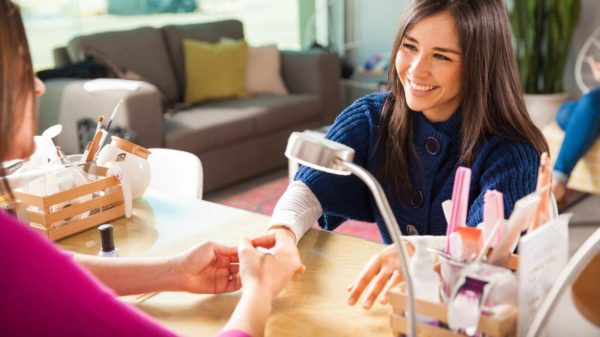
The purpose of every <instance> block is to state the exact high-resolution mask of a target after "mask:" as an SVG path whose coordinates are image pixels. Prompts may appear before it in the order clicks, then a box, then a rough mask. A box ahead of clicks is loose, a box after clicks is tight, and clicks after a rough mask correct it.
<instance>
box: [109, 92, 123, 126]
mask: <svg viewBox="0 0 600 337" xmlns="http://www.w3.org/2000/svg"><path fill="white" fill-rule="evenodd" d="M121 103H123V99H121V100H119V103H117V106H116V107H115V110H113V113H112V115H111V116H110V120H108V125H106V129H105V130H106V133H108V129H110V125H111V124H112V121H113V119H115V115H116V114H117V110H119V106H120V105H121Z"/></svg>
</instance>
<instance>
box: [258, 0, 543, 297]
mask: <svg viewBox="0 0 600 337" xmlns="http://www.w3.org/2000/svg"><path fill="white" fill-rule="evenodd" d="M392 55H394V58H393V59H392V61H391V62H390V65H389V71H388V77H389V84H390V89H391V91H390V92H388V93H381V94H373V95H369V96H366V97H363V98H361V99H359V100H358V101H356V102H355V103H354V104H352V105H351V106H350V107H349V108H347V109H346V110H345V111H344V112H342V114H341V115H340V116H339V117H338V118H337V119H336V121H335V123H334V124H333V126H332V127H331V129H330V130H329V132H328V134H327V136H326V138H328V139H332V140H334V141H337V142H340V143H343V144H345V145H348V146H350V147H352V148H353V149H354V150H355V151H356V153H355V157H354V162H355V164H358V165H361V166H363V167H364V168H366V169H368V170H369V171H370V172H371V173H372V174H373V175H374V176H376V177H378V179H379V182H380V183H381V185H382V186H383V187H384V189H385V191H386V194H387V196H388V198H389V200H390V204H391V207H392V210H393V212H394V215H395V217H396V219H397V220H398V223H399V226H400V228H401V230H402V232H403V233H404V234H405V235H422V236H429V237H427V238H426V240H428V244H429V245H434V246H439V245H441V246H442V248H443V246H444V243H445V240H444V239H443V237H442V236H443V235H445V234H446V226H447V224H446V220H445V218H444V214H443V211H442V202H444V201H445V200H449V199H451V198H452V189H453V184H454V176H455V173H456V170H457V168H458V167H459V166H466V167H469V168H471V170H472V178H471V185H470V191H469V213H468V219H467V225H468V226H477V224H479V223H481V222H482V219H483V196H484V194H485V192H486V191H488V190H492V189H493V190H498V191H500V192H502V193H503V195H504V206H505V210H504V214H505V216H506V217H508V216H510V214H511V212H512V211H513V207H514V204H515V202H516V201H517V200H519V199H521V198H522V197H524V196H525V195H527V194H529V193H531V192H533V191H534V190H535V188H536V181H537V172H538V167H539V158H540V155H541V153H543V152H546V151H547V149H548V146H547V144H546V141H545V139H544V137H543V136H542V134H541V132H540V131H539V130H538V129H537V128H536V127H535V126H534V124H533V123H532V121H531V119H530V117H529V115H528V113H527V109H526V107H525V103H524V100H523V93H522V89H521V85H520V82H519V78H518V72H517V65H516V61H515V57H514V54H513V48H512V40H511V31H510V26H509V20H508V15H507V10H506V7H505V4H504V1H502V0H486V1H481V0H414V1H413V2H411V3H410V4H409V5H408V8H407V9H406V10H405V12H404V14H403V15H402V18H401V20H400V25H399V32H398V35H397V37H396V40H395V43H394V46H393V50H392ZM317 219H318V221H319V225H320V226H321V227H323V228H324V229H327V230H333V229H335V228H336V227H338V226H339V225H340V224H342V223H343V222H344V221H345V220H346V219H355V220H360V221H366V222H376V223H377V225H378V227H379V230H380V233H381V236H382V238H383V241H384V243H387V244H389V243H390V242H391V240H390V236H389V233H388V231H387V229H386V227H385V224H384V223H383V221H382V218H381V215H380V213H379V210H378V209H377V207H376V205H375V201H374V199H373V198H372V196H371V195H370V193H369V191H368V189H367V187H366V186H365V185H364V184H363V183H362V182H361V181H360V180H359V179H358V178H356V177H339V176H334V175H330V174H327V173H323V172H320V171H316V170H313V169H310V168H308V167H302V168H301V169H300V170H299V172H298V173H297V175H296V177H295V181H294V182H292V183H291V184H290V186H289V187H288V190H287V191H286V192H285V194H284V196H283V197H282V198H281V199H280V201H279V202H278V204H277V206H276V208H275V212H274V214H273V217H272V221H271V225H270V227H269V229H268V232H270V233H273V232H274V233H275V235H276V238H277V239H278V240H279V239H283V238H293V239H294V240H296V242H297V241H298V240H300V238H301V237H302V235H303V234H304V233H305V232H306V231H307V230H308V229H309V228H310V227H311V226H312V225H313V224H314V222H315V221H316V220H317ZM440 239H441V240H440ZM412 240H413V239H412V238H410V237H408V238H407V240H405V244H406V245H407V248H408V251H409V254H412V252H413V251H414V247H413V245H412V244H410V241H412ZM407 241H408V242H407ZM288 249H289V250H292V251H296V250H297V249H296V247H294V246H288ZM395 251H396V250H395V248H394V247H392V246H388V247H387V248H385V249H384V250H383V251H382V252H380V253H378V254H377V255H375V256H374V257H373V258H372V259H371V260H370V261H369V262H368V264H367V265H366V266H365V268H364V269H363V271H362V273H361V274H360V275H359V276H358V278H357V279H356V280H355V281H354V283H352V284H351V285H350V286H349V287H348V291H349V292H350V294H349V297H348V304H349V305H354V304H355V303H356V302H357V300H358V298H359V297H360V296H361V294H362V293H363V292H364V291H365V289H366V287H367V286H368V285H369V283H370V282H371V281H373V283H372V285H371V287H370V289H369V291H368V292H367V295H366V297H365V299H364V301H363V304H362V305H363V307H364V308H366V309H369V308H370V307H371V306H372V305H373V303H374V301H375V300H376V298H377V297H378V296H379V294H381V296H380V298H379V299H380V301H381V302H382V303H386V302H387V291H388V289H389V288H390V286H392V285H394V284H397V283H398V282H400V280H401V273H398V271H399V270H398V269H399V268H400V262H399V260H398V259H397V257H396V253H395ZM390 280H391V281H390Z"/></svg>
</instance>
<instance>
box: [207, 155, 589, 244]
mask: <svg viewBox="0 0 600 337" xmlns="http://www.w3.org/2000/svg"><path fill="white" fill-rule="evenodd" d="M285 176H287V167H285V168H281V169H278V170H275V171H272V172H269V173H266V174H263V175H260V176H257V177H255V178H252V179H249V180H246V181H244V182H241V183H239V184H236V185H233V186H230V187H227V188H224V189H221V190H218V191H214V192H210V193H207V194H206V195H205V196H204V199H205V200H208V201H212V202H219V201H221V200H223V199H226V198H229V197H231V196H234V195H237V194H240V193H243V192H246V191H248V190H250V189H252V188H255V187H258V186H261V185H264V184H266V183H268V182H271V181H273V180H277V179H279V178H283V177H285ZM568 212H570V213H573V214H574V215H573V218H572V219H571V222H570V224H569V251H570V254H571V256H572V255H573V254H574V253H575V252H576V251H577V249H579V247H580V246H581V245H582V244H583V243H584V242H585V240H587V238H588V237H590V235H592V233H594V232H595V231H596V230H597V229H598V228H600V196H599V195H592V196H589V197H587V198H586V199H584V200H583V201H581V202H580V203H578V204H577V205H575V206H573V207H572V208H570V209H569V210H568Z"/></svg>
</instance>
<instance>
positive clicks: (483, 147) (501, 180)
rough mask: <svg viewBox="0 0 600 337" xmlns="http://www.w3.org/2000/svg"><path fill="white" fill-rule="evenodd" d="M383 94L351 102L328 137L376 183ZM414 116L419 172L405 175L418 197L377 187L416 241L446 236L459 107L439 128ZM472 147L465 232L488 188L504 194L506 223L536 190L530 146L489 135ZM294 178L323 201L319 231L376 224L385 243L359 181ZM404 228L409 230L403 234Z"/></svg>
mask: <svg viewBox="0 0 600 337" xmlns="http://www.w3.org/2000/svg"><path fill="white" fill-rule="evenodd" d="M388 94H389V93H381V94H373V95H369V96H365V97H363V98H361V99H359V100H357V101H356V102H354V103H353V104H352V105H351V106H350V107H349V108H347V109H346V110H345V111H344V112H342V114H340V115H339V116H338V118H337V119H336V121H335V123H334V124H333V126H332V127H331V129H330V130H329V132H328V133H327V136H326V138H328V139H331V140H334V141H336V142H340V143H342V144H345V145H348V146H350V147H351V148H353V149H354V150H355V151H356V153H355V155H354V163H356V164H358V165H360V166H362V167H364V168H366V169H367V170H369V171H370V172H371V173H372V174H373V175H374V176H376V177H377V167H378V160H379V155H378V151H377V148H376V142H377V136H378V134H377V129H378V125H379V118H380V114H381V110H382V107H383V103H384V102H385V99H386V97H387V95H388ZM414 113H415V114H416V118H415V125H414V144H415V147H416V151H417V154H418V156H419V158H420V160H421V163H422V167H420V168H416V167H413V168H410V171H412V172H417V171H415V170H418V171H420V172H422V174H421V175H422V178H421V179H415V178H414V177H412V176H411V182H412V184H413V187H414V188H415V189H416V190H417V191H415V192H414V193H413V195H412V197H411V202H410V203H408V202H402V201H401V200H400V199H399V197H398V196H397V195H398V194H397V193H395V192H394V193H392V192H391V191H390V189H389V188H387V187H386V184H384V183H383V182H382V181H380V183H381V184H382V186H383V188H384V190H385V191H386V194H387V196H388V200H389V202H390V205H391V207H392V210H393V212H394V215H395V216H396V220H397V221H398V224H399V226H400V229H401V230H402V233H403V234H405V235H406V234H416V231H415V228H416V230H417V231H418V234H420V235H446V226H447V223H446V220H445V217H444V213H443V211H442V202H444V201H445V200H449V199H452V189H453V186H454V175H455V173H456V169H457V168H458V167H459V166H461V164H460V163H459V157H460V136H459V135H460V128H461V113H460V109H458V111H457V112H455V113H454V114H453V115H452V117H450V119H448V120H447V121H445V122H441V123H430V122H429V121H428V120H427V119H426V118H425V116H424V115H423V114H422V113H421V112H414ZM431 138H433V140H432V139H431ZM436 141H437V142H436ZM426 144H427V146H426ZM478 149H479V153H478V156H477V158H476V159H475V161H474V162H473V163H472V165H470V168H471V171H472V172H471V173H472V175H471V187H470V190H469V213H468V217H467V226H473V227H474V226H477V224H479V223H481V222H482V221H483V196H484V194H485V192H486V191H487V190H491V189H495V190H498V191H500V192H502V193H503V195H504V216H505V217H506V218H508V217H509V216H510V214H511V212H512V211H513V208H514V204H515V202H516V201H517V200H519V199H521V198H522V197H524V196H525V195H527V194H529V193H531V192H533V191H534V190H535V188H536V181H537V172H538V166H539V155H538V153H537V152H536V150H535V148H534V147H533V146H532V145H531V144H528V143H524V142H518V141H512V140H508V139H505V138H501V137H497V136H494V137H490V138H488V139H485V140H483V141H480V142H479V143H478ZM432 153H434V154H432ZM462 166H464V165H462ZM423 178H424V179H423ZM295 180H300V181H302V182H304V183H305V184H306V185H307V186H308V187H309V188H310V189H311V191H312V192H313V193H314V194H315V196H316V197H317V199H318V200H319V202H320V203H321V207H322V208H323V216H322V217H321V218H320V219H319V225H320V226H321V227H322V228H324V229H326V230H334V229H335V228H336V227H338V226H339V225H341V224H342V223H343V222H344V221H346V220H347V219H353V220H359V221H365V222H376V223H377V226H378V227H379V231H380V233H381V237H382V239H383V242H384V243H388V244H389V243H391V239H390V236H389V233H388V231H387V229H386V226H385V223H384V222H383V219H382V217H381V214H380V213H379V210H378V209H377V206H376V204H375V200H374V199H373V197H372V195H371V193H370V191H369V190H368V188H367V186H366V185H365V184H364V183H363V182H362V181H360V180H359V178H357V177H355V176H349V177H348V176H336V175H333V174H329V173H325V172H321V171H316V170H313V169H311V168H308V167H302V168H300V170H299V171H298V173H297V174H296V177H295ZM409 225H412V226H409ZM407 228H410V230H408V231H407Z"/></svg>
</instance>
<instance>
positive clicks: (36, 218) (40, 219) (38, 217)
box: [27, 210, 48, 228]
mask: <svg viewBox="0 0 600 337" xmlns="http://www.w3.org/2000/svg"><path fill="white" fill-rule="evenodd" d="M27 216H28V217H29V221H30V222H35V223H38V224H40V225H43V226H44V227H46V228H47V226H48V225H47V223H46V216H45V215H44V214H43V213H39V212H34V211H29V210H28V211H27Z"/></svg>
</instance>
